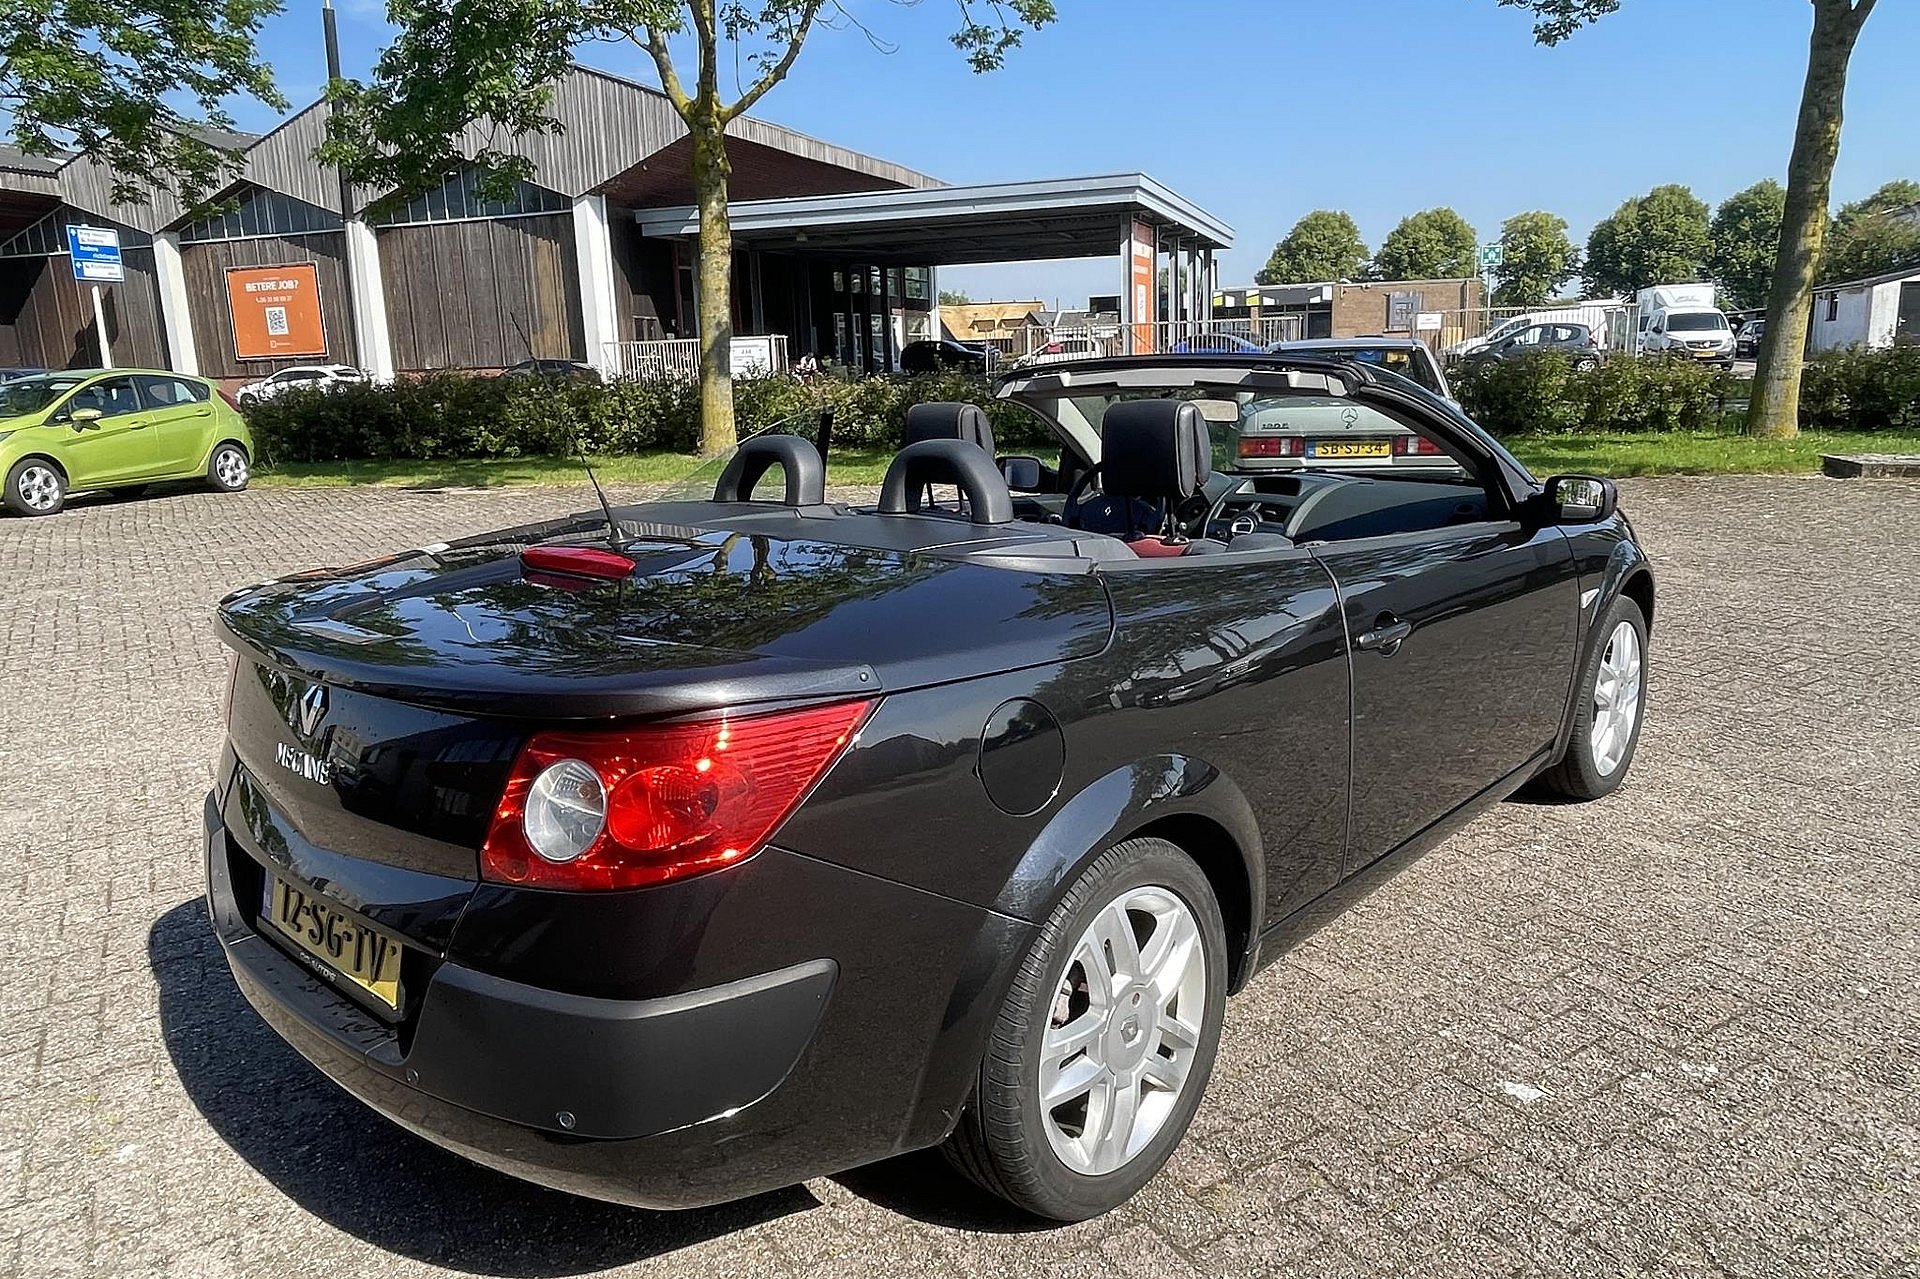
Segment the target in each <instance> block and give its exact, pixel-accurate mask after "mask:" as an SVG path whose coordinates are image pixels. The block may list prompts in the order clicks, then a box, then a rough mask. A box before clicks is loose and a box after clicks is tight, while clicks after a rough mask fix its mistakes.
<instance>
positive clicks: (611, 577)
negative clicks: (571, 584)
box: [520, 546, 633, 582]
mask: <svg viewBox="0 0 1920 1279" xmlns="http://www.w3.org/2000/svg"><path fill="white" fill-rule="evenodd" d="M520 563H521V564H522V565H523V566H525V567H526V568H529V569H532V570H534V571H535V572H542V573H567V574H571V575H572V576H574V577H592V578H598V579H600V580H602V581H608V582H617V581H619V580H620V579H621V578H624V577H631V576H632V575H633V561H632V560H630V559H628V558H627V557H626V556H624V555H622V554H620V553H619V552H618V551H603V550H601V549H600V548H599V547H596V546H529V547H528V548H527V549H526V550H524V551H522V552H520Z"/></svg>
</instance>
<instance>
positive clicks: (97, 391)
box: [50, 374, 155, 488]
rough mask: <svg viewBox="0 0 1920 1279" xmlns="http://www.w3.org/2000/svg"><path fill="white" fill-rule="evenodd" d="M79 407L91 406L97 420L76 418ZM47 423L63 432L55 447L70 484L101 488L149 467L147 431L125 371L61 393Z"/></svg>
mask: <svg viewBox="0 0 1920 1279" xmlns="http://www.w3.org/2000/svg"><path fill="white" fill-rule="evenodd" d="M80 409H97V410H98V411H99V413H100V416H99V417H98V418H95V419H94V420H92V421H80V422H76V421H74V419H73V414H74V413H75V412H76V411H77V410H80ZM50 420H51V421H54V422H58V423H60V424H61V425H63V426H64V427H65V428H66V430H67V431H68V432H69V434H68V436H67V437H66V439H65V440H64V441H63V444H64V447H62V448H61V450H60V461H61V464H62V465H64V466H65V467H66V468H67V480H68V484H69V485H70V486H71V487H73V488H104V487H108V486H110V485H114V484H119V483H124V482H129V481H134V480H141V479H145V478H146V477H147V476H148V475H149V474H150V473H151V472H152V470H153V469H154V454H155V445H154V440H153V432H152V430H151V429H150V426H149V424H148V421H147V416H146V413H145V410H144V408H143V406H142V405H141V403H140V394H139V392H138V391H137V390H135V389H134V385H133V378H132V377H131V376H129V375H127V374H118V375H115V376H112V377H103V378H96V379H94V380H93V381H91V382H89V383H87V384H86V385H85V386H83V387H81V388H80V389H78V390H77V391H75V392H74V393H73V394H72V395H70V396H68V397H67V402H66V403H65V404H63V405H61V406H60V407H59V408H58V409H56V410H54V413H53V417H52V418H51V419H50Z"/></svg>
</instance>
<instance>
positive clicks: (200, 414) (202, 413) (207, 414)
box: [193, 409, 213, 417]
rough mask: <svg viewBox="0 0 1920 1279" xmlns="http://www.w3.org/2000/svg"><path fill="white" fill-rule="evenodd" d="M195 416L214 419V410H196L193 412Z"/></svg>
mask: <svg viewBox="0 0 1920 1279" xmlns="http://www.w3.org/2000/svg"><path fill="white" fill-rule="evenodd" d="M193 416H194V417H212V416H213V410H212V409H195V410H194V411H193Z"/></svg>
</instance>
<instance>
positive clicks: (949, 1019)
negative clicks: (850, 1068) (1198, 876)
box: [900, 755, 1266, 1150]
mask: <svg viewBox="0 0 1920 1279" xmlns="http://www.w3.org/2000/svg"><path fill="white" fill-rule="evenodd" d="M1140 836H1152V837H1155V838H1159V839H1164V840H1166V841H1167V842H1168V843H1171V844H1174V845H1175V846H1177V847H1178V848H1180V850H1181V851H1182V852H1184V853H1186V855H1187V856H1189V857H1191V858H1192V859H1193V861H1194V863H1195V864H1196V865H1197V866H1198V867H1199V868H1200V871H1201V873H1202V874H1203V875H1205V876H1206V878H1207V881H1208V883H1209V884H1211V885H1212V886H1213V889H1214V894H1215V898H1216V900H1217V901H1218V902H1219V904H1220V913H1221V917H1222V920H1223V922H1224V923H1225V925H1226V931H1227V949H1228V951H1229V952H1230V953H1229V955H1228V970H1227V990H1228V992H1229V993H1232V992H1234V991H1237V990H1239V989H1240V987H1241V986H1242V985H1243V984H1245V982H1246V980H1247V978H1248V977H1250V976H1251V975H1252V974H1253V971H1254V969H1255V968H1256V967H1257V966H1258V956H1257V951H1256V947H1257V945H1258V940H1259V932H1260V928H1259V924H1260V920H1259V910H1260V903H1262V902H1264V901H1265V900H1266V863H1265V861H1264V860H1263V857H1264V854H1263V852H1262V845H1261V841H1260V832H1259V826H1258V825H1257V824H1256V823H1255V821H1254V818H1253V809H1252V806H1251V805H1249V804H1248V803H1247V798H1246V795H1245V794H1244V793H1242V792H1241V790H1240V788H1239V787H1238V786H1237V785H1235V784H1234V782H1233V781H1232V779H1231V778H1229V777H1227V776H1226V775H1225V774H1223V773H1222V772H1220V770H1219V769H1217V768H1215V767H1214V766H1213V765H1211V764H1209V763H1207V762H1206V761H1204V760H1200V759H1196V758H1193V757H1191V756H1181V755H1160V756H1154V757H1151V758H1148V759H1142V760H1139V761H1136V762H1135V763H1133V764H1130V765H1126V766H1124V767H1122V768H1117V769H1114V770H1113V771H1112V772H1109V773H1107V774H1105V775H1104V776H1102V777H1099V778H1097V779H1095V780H1094V781H1093V782H1091V783H1089V784H1087V785H1086V786H1084V787H1082V788H1081V789H1080V790H1079V791H1078V792H1077V793H1076V794H1075V795H1074V796H1073V797H1072V798H1071V799H1069V800H1068V801H1067V802H1066V803H1065V804H1064V805H1062V806H1061V807H1060V808H1059V810H1058V811H1056V812H1055V813H1054V815H1053V817H1052V818H1051V819H1050V820H1049V821H1048V822H1047V824H1046V826H1045V827H1044V828H1043V829H1042V830H1041V831H1040V833H1039V834H1038V835H1037V836H1036V837H1035V838H1034V839H1033V841H1032V842H1031V843H1030V844H1029V845H1028V847H1027V851H1026V853H1025V855H1024V856H1023V857H1022V858H1021V859H1020V861H1019V863H1018V864H1017V865H1016V866H1015V867H1014V869H1013V872H1012V874H1010V875H1009V876H1008V877H1007V882H1006V885H1005V887H1004V888H1003V889H1002V890H1001V892H1000V895H999V897H998V898H996V899H995V900H994V902H993V903H992V906H991V908H990V909H989V910H987V911H985V912H983V914H982V922H981V928H980V931H979V933H978V935H977V936H976V937H975V938H974V941H973V943H972V945H971V946H970V947H969V948H968V952H967V955H966V957H965V959H964V960H963V961H962V962H961V964H960V966H959V968H958V971H957V975H956V978H955V981H954V984H953V987H952V990H951V992H950V994H949V996H948V1002H947V1007H946V1010H945V1012H944V1013H943V1015H942V1017H941V1019H940V1029H939V1031H938V1033H937V1035H936V1037H935V1040H934V1044H933V1047H932V1049H931V1051H930V1052H929V1053H928V1057H927V1066H926V1069H925V1072H924V1073H923V1074H922V1076H921V1081H920V1092H919V1095H918V1097H917V1099H916V1101H915V1104H914V1110H913V1115H912V1117H911V1118H910V1119H909V1121H908V1124H907V1128H906V1131H905V1132H904V1133H903V1134H902V1137H901V1140H900V1148H901V1149H903V1150H912V1149H918V1148H921V1147H924V1146H929V1145H933V1144H935V1143H937V1142H939V1141H941V1140H943V1139H944V1138H945V1137H946V1136H947V1135H948V1134H949V1133H951V1132H952V1131H953V1128H954V1125H955V1124H957V1123H958V1122H959V1118H960V1113H961V1111H962V1109H963V1108H964V1106H965V1104H966V1100H967V1097H968V1095H969V1093H970V1091H971V1089H972V1086H973V1077H974V1074H975V1073H976V1071H977V1069H978V1065H979V1061H980V1056H981V1054H982V1053H983V1052H985V1051H986V1036H987V1034H988V1033H989V1030H990V1027H991V1025H992V1021H993V1017H994V1014H995V1013H996V1012H997V1010H998V1009H999V1007H1000V1002H1001V1000H1003V999H1004V998H1005V997H1006V992H1007V989H1008V987H1009V986H1010V985H1011V984H1012V981H1013V977H1014V974H1015V973H1016V972H1018V971H1019V968H1020V965H1021V964H1022V963H1023V962H1025V960H1026V957H1027V953H1028V951H1029V950H1030V949H1031V947H1032V946H1033V944H1034V941H1035V939H1036V938H1038V936H1039V934H1040V927H1041V925H1042V924H1044V923H1045V921H1046V919H1047V917H1048V916H1049V915H1051V914H1052V913H1053V910H1054V908H1055V907H1056V906H1058V905H1059V904H1060V901H1061V899H1062V898H1063V897H1065V896H1066V893H1067V890H1068V888H1069V887H1070V886H1071V885H1072V884H1073V881H1074V880H1075V879H1077V878H1078V877H1079V875H1080V873H1081V872H1082V871H1083V870H1085V868H1086V867H1087V866H1088V865H1089V864H1091V863H1092V862H1093V861H1094V860H1096V859H1097V858H1098V857H1099V856H1100V855H1101V854H1102V853H1104V852H1105V851H1106V850H1107V849H1109V848H1111V847H1112V846H1113V845H1115V844H1117V843H1119V842H1121V841H1122V840H1126V839H1133V838H1137V837H1140Z"/></svg>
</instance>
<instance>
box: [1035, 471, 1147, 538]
mask: <svg viewBox="0 0 1920 1279" xmlns="http://www.w3.org/2000/svg"><path fill="white" fill-rule="evenodd" d="M1100 469H1101V464H1100V463H1098V462H1096V463H1094V464H1093V465H1092V466H1090V467H1088V468H1087V469H1086V470H1084V471H1082V472H1080V474H1079V476H1077V477H1076V478H1075V479H1074V481H1073V487H1072V488H1070V489H1068V490H1067V501H1066V505H1065V506H1063V507H1062V508H1061V511H1060V522H1061V523H1062V524H1065V525H1066V526H1067V527H1068V528H1077V529H1080V530H1081V531H1082V532H1087V533H1105V534H1107V535H1108V536H1109V537H1125V536H1126V535H1127V534H1128V533H1129V532H1133V533H1137V534H1141V535H1143V536H1146V535H1151V534H1154V533H1158V532H1159V531H1160V527H1161V525H1163V524H1165V523H1166V522H1167V510H1166V507H1165V506H1164V505H1162V504H1160V503H1158V502H1148V501H1144V500H1142V499H1140V498H1137V497H1128V498H1122V497H1109V496H1107V495H1106V494H1104V493H1097V494H1094V495H1093V496H1092V497H1091V498H1089V497H1088V495H1087V490H1088V489H1090V488H1092V487H1093V482H1094V481H1095V480H1097V479H1098V478H1100Z"/></svg>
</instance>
